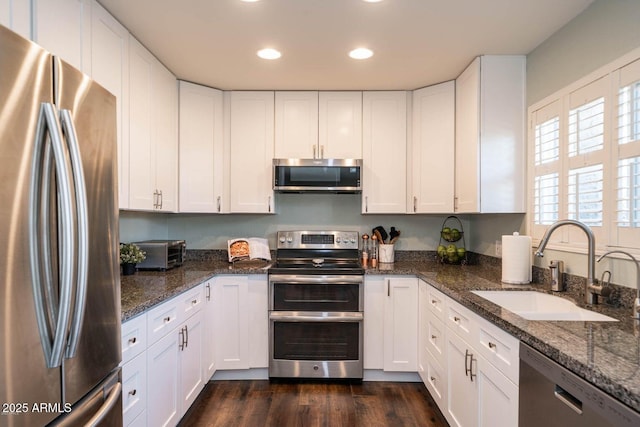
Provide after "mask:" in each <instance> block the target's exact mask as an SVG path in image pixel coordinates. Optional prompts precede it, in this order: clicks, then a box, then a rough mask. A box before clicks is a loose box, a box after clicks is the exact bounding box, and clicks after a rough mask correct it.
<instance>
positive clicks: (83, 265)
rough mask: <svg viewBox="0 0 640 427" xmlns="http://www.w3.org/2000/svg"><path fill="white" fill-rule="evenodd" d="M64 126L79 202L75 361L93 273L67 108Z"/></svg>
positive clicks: (79, 170) (71, 351)
mask: <svg viewBox="0 0 640 427" xmlns="http://www.w3.org/2000/svg"><path fill="white" fill-rule="evenodd" d="M60 123H61V124H62V130H63V132H64V135H65V136H66V139H67V146H68V148H69V154H70V157H71V169H72V173H73V181H74V184H75V200H76V224H77V227H78V230H77V231H78V235H77V238H78V240H77V243H78V248H77V255H78V257H77V259H78V263H77V276H76V280H77V282H76V300H75V304H74V310H73V317H72V320H71V331H70V335H69V343H68V344H69V345H68V346H67V350H66V353H65V357H66V358H72V357H74V356H75V354H76V350H77V348H78V341H79V340H80V332H81V330H82V324H83V322H84V314H85V307H86V302H87V285H88V271H89V213H88V202H87V186H86V180H85V176H84V169H83V166H82V158H81V156H80V146H79V143H78V136H77V133H76V129H75V126H74V124H73V117H72V116H71V111H69V110H66V109H63V110H61V111H60Z"/></svg>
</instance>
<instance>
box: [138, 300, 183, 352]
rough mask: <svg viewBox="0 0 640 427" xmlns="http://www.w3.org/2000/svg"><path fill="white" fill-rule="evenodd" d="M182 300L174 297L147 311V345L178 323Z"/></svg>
mask: <svg viewBox="0 0 640 427" xmlns="http://www.w3.org/2000/svg"><path fill="white" fill-rule="evenodd" d="M180 303H181V301H180V300H178V299H177V298H173V299H171V300H169V301H167V302H164V303H162V304H160V305H159V306H157V307H156V308H154V309H152V310H151V311H149V312H148V313H147V341H148V342H147V346H151V345H152V344H153V343H155V342H156V341H158V340H159V339H160V338H162V337H164V336H165V335H167V334H168V333H169V332H170V331H171V330H172V329H173V328H175V327H176V326H177V325H178V323H179V322H178V313H179V309H182V308H181V307H180V308H179V307H178V304H180Z"/></svg>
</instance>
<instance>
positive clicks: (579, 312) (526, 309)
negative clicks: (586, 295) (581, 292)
mask: <svg viewBox="0 0 640 427" xmlns="http://www.w3.org/2000/svg"><path fill="white" fill-rule="evenodd" d="M472 293H474V294H476V295H478V296H480V297H482V298H484V299H486V300H489V301H491V302H492V303H494V304H496V305H499V306H500V307H502V308H505V309H507V310H509V311H511V312H513V313H515V314H517V315H518V316H520V317H523V318H525V319H528V320H566V321H589V322H617V321H618V320H617V319H614V318H612V317H609V316H605V315H604V314H600V313H596V312H594V311H591V310H587V309H585V308H582V307H578V306H577V305H575V304H574V303H573V302H571V301H569V300H567V299H564V298H561V297H557V296H555V295H550V294H545V293H542V292H536V291H472Z"/></svg>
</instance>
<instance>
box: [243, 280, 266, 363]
mask: <svg viewBox="0 0 640 427" xmlns="http://www.w3.org/2000/svg"><path fill="white" fill-rule="evenodd" d="M248 285H249V287H248V295H247V296H248V301H247V306H248V310H247V313H246V314H247V316H248V317H249V319H248V321H247V323H248V325H251V327H250V328H249V333H248V336H249V367H250V368H267V367H269V284H268V281H267V276H262V275H258V276H255V275H252V276H249V278H248Z"/></svg>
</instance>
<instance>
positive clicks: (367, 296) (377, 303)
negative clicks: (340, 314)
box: [363, 276, 387, 369]
mask: <svg viewBox="0 0 640 427" xmlns="http://www.w3.org/2000/svg"><path fill="white" fill-rule="evenodd" d="M386 291H387V289H386V281H385V279H384V276H368V277H365V284H364V346H363V352H364V355H363V357H364V359H363V364H364V369H383V368H384V302H385V298H386Z"/></svg>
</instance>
